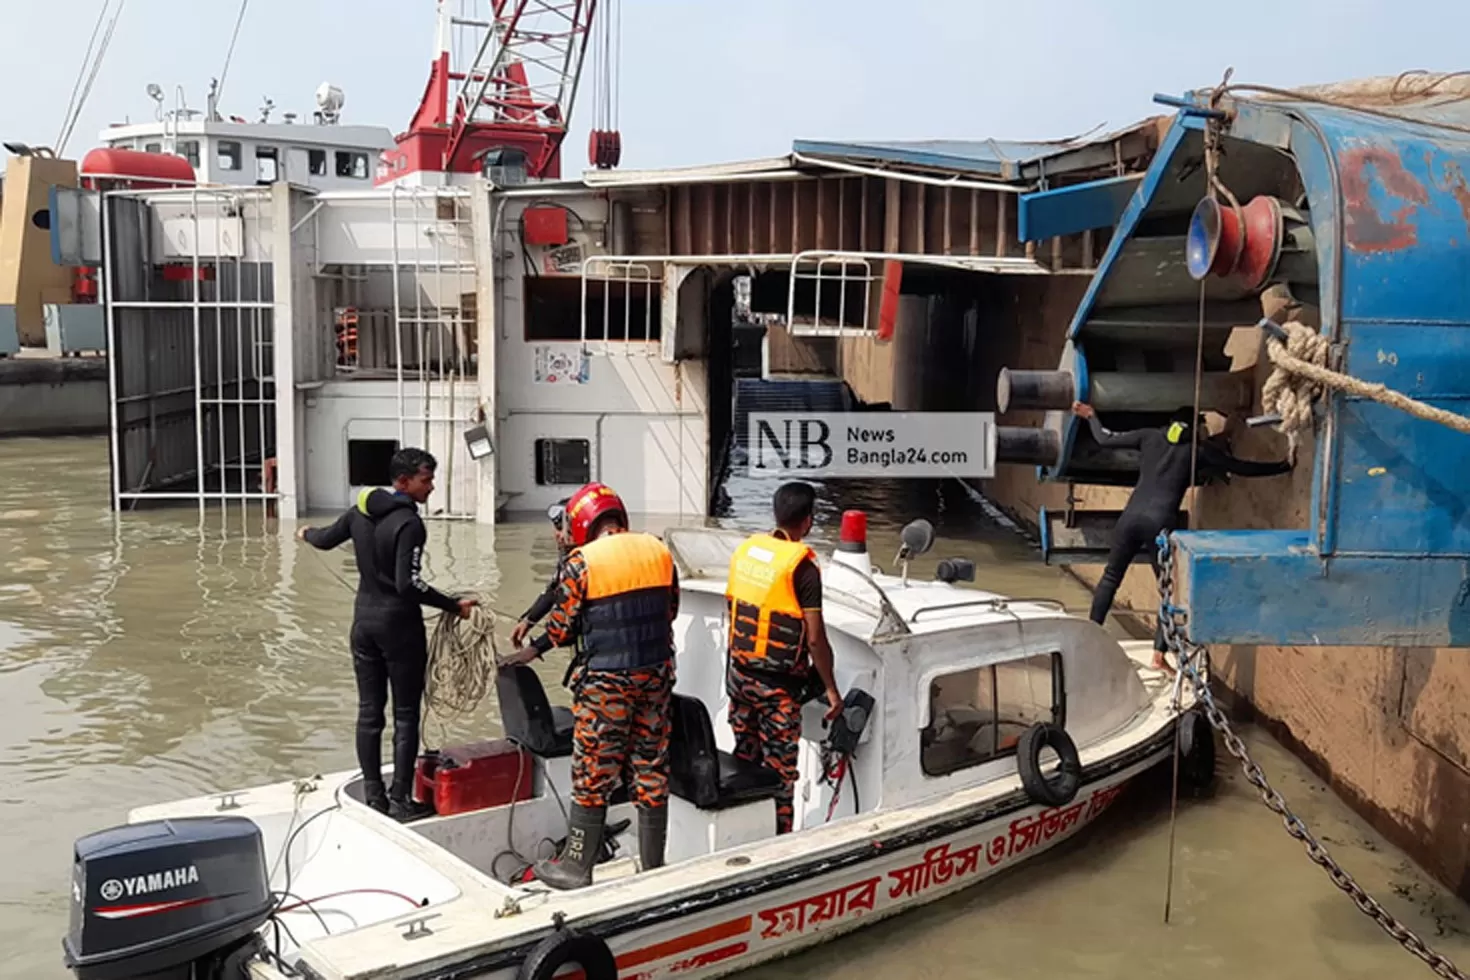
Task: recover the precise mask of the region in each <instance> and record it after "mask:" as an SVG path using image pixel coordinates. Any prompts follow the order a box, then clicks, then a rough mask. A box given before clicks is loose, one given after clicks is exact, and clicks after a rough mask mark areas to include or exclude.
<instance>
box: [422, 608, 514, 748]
mask: <svg viewBox="0 0 1470 980" xmlns="http://www.w3.org/2000/svg"><path fill="white" fill-rule="evenodd" d="M476 598H480V597H476ZM496 621H497V617H496V615H495V610H493V609H491V608H490V607H489V606H487V605H486V604H485V603H484V601H483V599H481V601H480V602H479V603H477V604H476V605H474V606H472V607H471V608H470V615H469V617H468V618H464V617H462V616H460V614H459V613H458V612H449V611H445V612H443V613H440V615H439V621H438V622H437V623H436V624H435V626H434V632H433V634H432V635H430V637H429V663H428V668H427V670H426V673H425V678H424V707H425V709H427V711H428V713H429V714H431V715H432V716H433V717H434V720H435V722H436V723H437V724H438V727H439V731H440V735H441V738H440V741H441V743H442V741H443V738H442V736H443V735H444V734H445V733H446V732H447V730H448V723H449V722H450V721H453V720H455V719H458V718H462V717H464V716H465V715H467V714H469V713H470V712H472V711H474V710H475V709H476V708H478V707H479V706H480V702H481V701H483V700H485V695H487V694H488V693H490V687H491V685H492V684H493V683H494V679H495V665H496V662H497V661H499V659H500V651H499V649H498V648H497V646H496V644H495V625H496Z"/></svg>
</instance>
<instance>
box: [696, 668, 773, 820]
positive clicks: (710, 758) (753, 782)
mask: <svg viewBox="0 0 1470 980" xmlns="http://www.w3.org/2000/svg"><path fill="white" fill-rule="evenodd" d="M672 709H673V732H672V737H671V738H670V740H669V792H671V793H673V794H674V795H675V796H677V797H679V798H680V799H681V800H687V801H688V802H690V803H692V804H694V805H695V806H697V807H699V808H700V809H701V810H722V809H725V808H726V807H731V806H737V805H739V804H741V803H751V802H754V801H757V800H768V799H772V798H773V797H775V796H776V795H777V794H778V793H780V792H781V777H780V776H778V775H777V774H776V773H775V772H774V771H773V770H770V769H767V768H766V767H765V766H763V765H760V764H759V763H755V762H743V761H741V760H740V759H737V758H735V757H734V756H733V755H731V754H730V753H728V752H722V751H721V750H719V749H718V748H716V747H715V730H714V726H713V725H712V724H711V723H710V717H709V711H708V710H707V709H706V708H705V706H704V702H702V701H700V700H699V699H698V698H691V697H686V696H684V695H682V694H675V695H674V696H673V704H672Z"/></svg>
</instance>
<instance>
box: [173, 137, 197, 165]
mask: <svg viewBox="0 0 1470 980" xmlns="http://www.w3.org/2000/svg"><path fill="white" fill-rule="evenodd" d="M174 152H175V153H176V154H177V155H179V156H181V157H183V158H184V159H185V160H188V161H189V166H191V167H198V166H199V141H198V140H180V141H179V144H178V147H177V149H176V150H175V151H174Z"/></svg>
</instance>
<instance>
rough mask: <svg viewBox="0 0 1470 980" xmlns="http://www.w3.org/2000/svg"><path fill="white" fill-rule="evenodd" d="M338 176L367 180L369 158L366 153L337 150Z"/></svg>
mask: <svg viewBox="0 0 1470 980" xmlns="http://www.w3.org/2000/svg"><path fill="white" fill-rule="evenodd" d="M337 176H338V177H350V178H352V179H353V180H367V176H368V158H367V154H366V153H345V152H343V151H341V150H338V151H337Z"/></svg>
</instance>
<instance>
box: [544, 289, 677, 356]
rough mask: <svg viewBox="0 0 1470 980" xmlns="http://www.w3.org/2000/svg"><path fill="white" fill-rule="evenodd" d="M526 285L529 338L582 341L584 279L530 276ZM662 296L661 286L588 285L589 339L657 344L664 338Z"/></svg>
mask: <svg viewBox="0 0 1470 980" xmlns="http://www.w3.org/2000/svg"><path fill="white" fill-rule="evenodd" d="M523 284H524V286H523V288H524V289H525V295H526V306H525V331H526V339H527V340H535V341H548V340H567V341H570V340H581V339H582V277H581V276H578V275H575V274H572V275H565V276H546V275H537V276H530V275H528V276H527V277H526V278H525V279H524V280H523ZM662 298H663V284H662V283H660V282H653V283H642V282H640V283H625V282H599V281H597V280H591V281H589V282H588V283H587V339H588V340H597V341H601V340H603V339H607V340H612V341H622V340H630V341H650V340H658V339H659V338H660V336H661V335H662V331H661V330H660V326H661V324H660V322H659V321H660V318H661V317H662V315H663V312H662V309H661V307H662V303H661V302H660V301H661V300H662ZM604 334H605V335H606V336H605V337H604Z"/></svg>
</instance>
